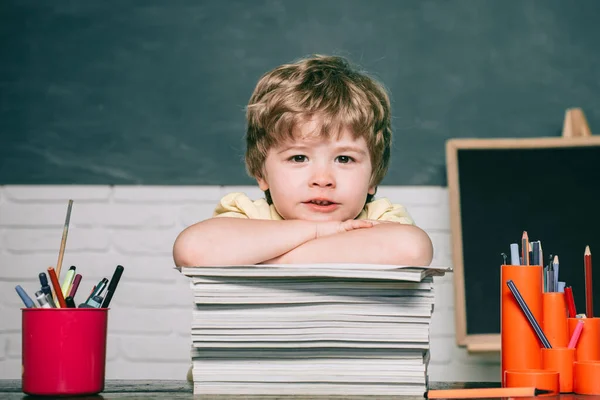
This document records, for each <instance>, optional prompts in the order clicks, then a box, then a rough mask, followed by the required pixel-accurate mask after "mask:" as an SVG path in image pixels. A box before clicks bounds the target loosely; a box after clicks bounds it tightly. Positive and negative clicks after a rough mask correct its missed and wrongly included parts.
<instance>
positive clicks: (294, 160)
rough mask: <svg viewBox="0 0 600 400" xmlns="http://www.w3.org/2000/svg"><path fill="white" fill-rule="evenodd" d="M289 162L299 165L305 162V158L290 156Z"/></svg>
mask: <svg viewBox="0 0 600 400" xmlns="http://www.w3.org/2000/svg"><path fill="white" fill-rule="evenodd" d="M290 161H293V162H297V163H301V162H304V161H306V156H303V155H295V156H291V157H290Z"/></svg>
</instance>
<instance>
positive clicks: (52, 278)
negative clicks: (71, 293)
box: [48, 267, 67, 308]
mask: <svg viewBox="0 0 600 400" xmlns="http://www.w3.org/2000/svg"><path fill="white" fill-rule="evenodd" d="M48 276H49V277H50V282H51V283H52V288H53V289H54V295H55V296H56V300H57V301H58V305H59V306H60V308H67V303H66V302H65V297H64V296H63V294H62V290H60V284H59V283H58V277H57V276H56V271H54V268H52V267H48Z"/></svg>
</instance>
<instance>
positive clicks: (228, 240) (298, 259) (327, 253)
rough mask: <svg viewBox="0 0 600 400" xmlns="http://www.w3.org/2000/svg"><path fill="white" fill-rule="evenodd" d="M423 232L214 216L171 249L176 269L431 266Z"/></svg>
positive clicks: (387, 225) (354, 223) (376, 224)
mask: <svg viewBox="0 0 600 400" xmlns="http://www.w3.org/2000/svg"><path fill="white" fill-rule="evenodd" d="M432 254H433V249H432V245H431V241H430V239H429V237H428V236H427V234H426V233H425V232H423V231H422V230H421V229H419V228H417V227H415V226H412V225H404V224H400V223H394V222H383V223H382V222H380V221H367V220H348V221H344V222H340V221H327V222H315V221H304V220H283V221H271V220H253V219H238V218H212V219H209V220H206V221H203V222H200V223H197V224H195V225H192V226H190V227H189V228H187V229H186V230H184V231H183V232H182V233H181V234H180V235H179V237H178V238H177V240H176V241H175V245H174V248H173V257H174V260H175V264H176V265H178V266H210V265H240V264H261V263H271V264H301V263H337V262H340V263H341V262H346V263H371V264H397V265H415V266H416V265H419V266H421V265H429V264H430V263H431V258H432Z"/></svg>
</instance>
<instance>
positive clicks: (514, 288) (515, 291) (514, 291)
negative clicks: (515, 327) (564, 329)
mask: <svg viewBox="0 0 600 400" xmlns="http://www.w3.org/2000/svg"><path fill="white" fill-rule="evenodd" d="M506 284H507V285H508V288H509V289H510V291H511V292H512V294H513V296H514V297H515V300H517V303H519V307H521V310H522V311H523V314H525V317H527V320H528V321H529V323H530V324H531V326H532V328H533V330H534V331H535V333H536V334H537V337H538V339H539V340H540V342H542V344H543V345H544V347H545V348H547V349H551V348H552V345H550V342H549V341H548V338H547V337H546V335H544V332H543V331H542V328H541V327H540V325H539V324H538V322H537V320H536V319H535V316H534V315H533V314H532V312H531V310H530V309H529V306H527V303H525V299H523V296H521V293H520V292H519V289H517V286H515V283H514V282H513V281H512V280H510V279H509V280H508V281H506Z"/></svg>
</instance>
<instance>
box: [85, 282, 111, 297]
mask: <svg viewBox="0 0 600 400" xmlns="http://www.w3.org/2000/svg"><path fill="white" fill-rule="evenodd" d="M107 283H108V279H106V278H102V280H101V281H100V282H99V283H98V284H97V285H96V286H95V288H94V290H92V293H90V295H89V296H88V298H87V299H86V300H85V302H86V303H87V302H88V300H89V299H91V298H92V297H94V296H100V295H101V294H102V292H103V291H104V288H105V287H106V284H107Z"/></svg>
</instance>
